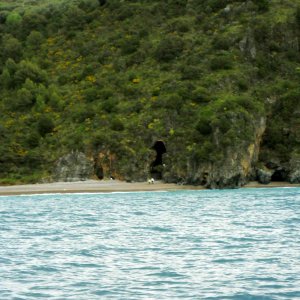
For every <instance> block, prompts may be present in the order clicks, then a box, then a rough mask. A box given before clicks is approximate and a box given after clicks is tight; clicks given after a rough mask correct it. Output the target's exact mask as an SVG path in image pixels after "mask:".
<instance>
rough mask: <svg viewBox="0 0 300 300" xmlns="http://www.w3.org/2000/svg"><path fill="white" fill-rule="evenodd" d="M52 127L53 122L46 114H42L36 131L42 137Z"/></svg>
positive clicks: (51, 129)
mask: <svg viewBox="0 0 300 300" xmlns="http://www.w3.org/2000/svg"><path fill="white" fill-rule="evenodd" d="M53 129H54V122H53V121H52V119H50V118H49V117H47V116H42V117H41V118H40V119H39V121H38V123H37V130H38V133H39V134H40V135H41V136H42V137H44V136H45V135H46V134H48V133H50V132H52V131H53Z"/></svg>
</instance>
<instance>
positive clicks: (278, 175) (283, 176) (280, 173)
mask: <svg viewBox="0 0 300 300" xmlns="http://www.w3.org/2000/svg"><path fill="white" fill-rule="evenodd" d="M286 180H287V172H286V171H285V170H284V169H277V170H276V171H275V172H274V173H273V175H272V177H271V181H275V182H279V181H286Z"/></svg>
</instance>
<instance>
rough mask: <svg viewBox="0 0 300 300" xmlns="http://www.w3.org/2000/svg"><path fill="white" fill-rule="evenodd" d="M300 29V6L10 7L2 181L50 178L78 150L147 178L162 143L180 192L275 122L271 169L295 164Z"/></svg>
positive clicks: (4, 57) (0, 102)
mask: <svg viewBox="0 0 300 300" xmlns="http://www.w3.org/2000/svg"><path fill="white" fill-rule="evenodd" d="M299 30H300V0H297V1H295V0H293V1H292V0H286V1H280V0H269V1H268V0H255V1H254V0H253V1H238V0H231V1H230V0H204V1H196V0H189V1H187V0H168V1H149V0H140V1H121V0H107V1H106V3H105V1H96V0H78V1H77V0H74V1H64V0H61V1H59V0H56V1H51V3H50V4H49V1H43V0H40V1H33V0H31V1H0V32H1V44H0V74H1V81H0V108H1V115H0V138H1V144H0V182H2V183H15V182H28V181H37V180H40V179H41V178H48V177H49V176H50V175H51V172H52V170H53V166H54V164H55V161H57V159H58V158H59V157H61V156H62V155H64V154H66V153H69V152H70V151H71V150H79V151H82V152H84V153H86V155H87V156H88V157H91V158H93V157H95V155H97V154H98V153H110V155H111V154H113V155H114V157H115V162H114V174H115V176H117V177H119V178H133V179H134V178H139V177H140V178H144V177H145V176H147V171H145V170H148V169H149V164H150V163H151V159H152V158H151V157H152V156H153V153H152V151H151V150H150V147H151V146H152V145H153V142H154V141H155V140H164V141H165V143H166V145H167V151H168V153H167V154H166V155H165V161H166V168H167V169H166V172H165V177H166V178H167V179H168V180H172V181H180V180H182V179H186V177H187V175H186V174H187V168H188V167H187V166H188V165H190V163H191V162H193V163H196V164H198V165H201V164H202V163H203V164H206V163H207V162H210V163H211V164H214V163H216V164H217V163H220V162H222V160H223V159H224V157H225V156H227V155H228V149H235V150H236V151H240V149H241V145H243V144H244V143H245V142H248V143H249V141H250V142H252V141H253V142H254V140H255V138H256V135H255V132H256V131H255V130H256V127H257V124H258V122H259V121H258V120H259V119H260V118H261V117H267V130H266V132H265V135H264V140H263V142H262V151H261V154H260V160H261V162H262V163H264V162H267V160H268V159H269V157H270V155H272V156H273V157H276V159H277V160H279V161H280V162H281V163H286V162H288V161H289V159H290V155H291V153H292V152H295V151H296V152H297V151H299V149H300V147H299V138H297V136H296V135H297V130H296V129H297V128H299V125H300V122H298V117H297V116H298V115H299V109H300V107H299V97H300V88H299V80H300V57H299V32H300V31H299ZM297 110H298V115H297ZM297 126H298V127H297Z"/></svg>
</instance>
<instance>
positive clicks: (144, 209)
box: [0, 188, 300, 300]
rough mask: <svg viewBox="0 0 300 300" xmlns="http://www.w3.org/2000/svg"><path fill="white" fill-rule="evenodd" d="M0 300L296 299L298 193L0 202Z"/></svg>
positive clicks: (299, 288) (299, 291)
mask: <svg viewBox="0 0 300 300" xmlns="http://www.w3.org/2000/svg"><path fill="white" fill-rule="evenodd" d="M0 234H1V236H0V299H1V300H2V299H3V300H9V299H19V300H20V299H76V300H80V299H87V300H92V299H300V189H299V188H290V189H287V188H286V189H283V188H274V189H240V190H218V191H206V190H205V191H179V192H139V193H115V194H73V195H72V194H68V195H59V194H56V195H35V196H9V197H0Z"/></svg>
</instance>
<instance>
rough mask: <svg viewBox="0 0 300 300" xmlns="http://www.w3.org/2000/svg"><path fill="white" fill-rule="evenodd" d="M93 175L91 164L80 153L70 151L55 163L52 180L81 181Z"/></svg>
mask: <svg viewBox="0 0 300 300" xmlns="http://www.w3.org/2000/svg"><path fill="white" fill-rule="evenodd" d="M93 173H94V166H93V162H92V161H90V160H89V159H88V158H87V157H86V156H85V155H84V154H83V153H82V152H79V151H72V152H70V153H68V154H67V155H65V156H63V157H61V158H60V159H59V160H58V161H57V163H56V166H55V169H54V172H53V179H54V180H55V181H83V180H87V179H89V178H90V177H91V176H92V175H93Z"/></svg>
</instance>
